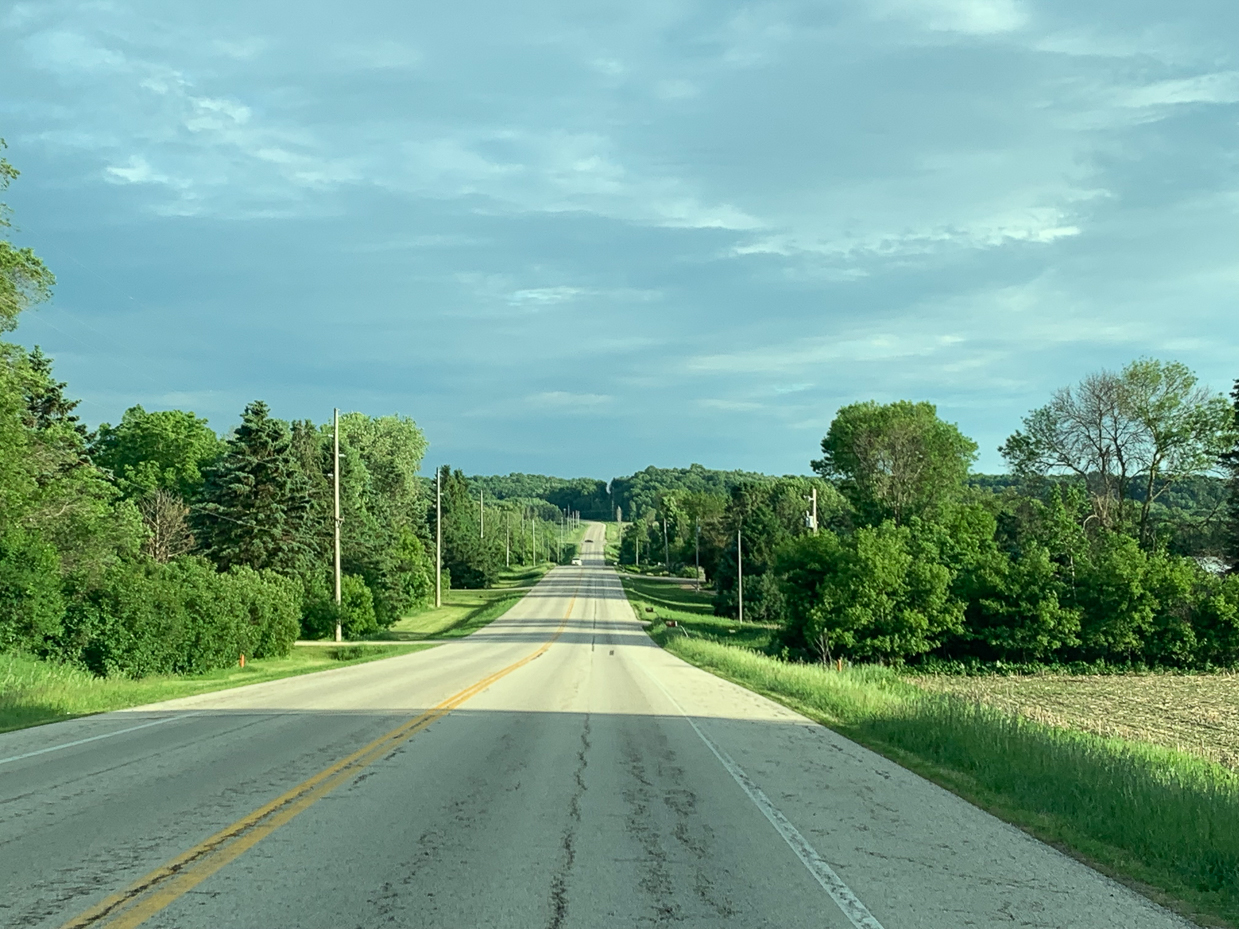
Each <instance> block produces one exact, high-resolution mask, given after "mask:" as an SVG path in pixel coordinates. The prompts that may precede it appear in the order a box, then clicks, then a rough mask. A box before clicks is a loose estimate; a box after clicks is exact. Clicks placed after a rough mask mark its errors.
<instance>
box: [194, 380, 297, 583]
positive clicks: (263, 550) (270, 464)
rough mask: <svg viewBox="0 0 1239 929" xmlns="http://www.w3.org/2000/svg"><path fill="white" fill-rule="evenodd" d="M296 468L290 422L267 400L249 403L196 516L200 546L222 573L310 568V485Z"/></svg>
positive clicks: (211, 473)
mask: <svg viewBox="0 0 1239 929" xmlns="http://www.w3.org/2000/svg"><path fill="white" fill-rule="evenodd" d="M298 465H299V463H298V462H297V460H296V458H295V457H294V455H293V451H292V441H291V433H290V430H289V427H288V424H287V423H285V422H282V421H281V420H278V419H273V418H272V417H271V415H270V412H269V410H268V408H267V405H266V404H265V403H263V402H262V401H255V402H253V403H251V404H250V405H249V406H247V407H246V408H245V412H244V413H242V415H241V425H240V426H239V427H238V428H237V430H236V432H235V433H234V434H233V436H232V437H231V438H230V439H229V440H228V444H227V451H226V452H225V453H224V455H223V456H222V457H221V458H220V459H219V461H218V462H217V463H215V464H214V465H212V466H211V467H210V468H209V469H208V470H207V472H206V483H205V486H204V487H203V490H202V495H201V502H200V504H199V505H198V507H197V508H196V510H195V511H194V513H193V517H192V525H193V528H194V535H195V536H196V537H197V539H198V544H199V546H200V547H201V549H202V551H203V552H204V553H205V554H206V555H207V556H208V557H209V558H210V559H211V560H212V561H214V562H215V564H217V565H218V566H219V567H220V568H221V569H224V570H227V569H228V568H230V567H232V566H233V565H248V566H249V567H251V568H258V569H261V568H271V569H274V570H277V571H280V572H281V573H285V574H290V575H292V574H299V573H301V572H303V571H304V570H306V568H307V567H308V562H309V561H310V557H311V552H312V549H311V547H310V544H309V543H308V540H307V539H306V536H305V532H304V529H305V526H306V524H307V523H308V515H309V510H310V497H309V489H310V488H309V486H308V483H307V481H306V477H305V474H304V472H303V471H302V469H301V468H300V467H299V466H298Z"/></svg>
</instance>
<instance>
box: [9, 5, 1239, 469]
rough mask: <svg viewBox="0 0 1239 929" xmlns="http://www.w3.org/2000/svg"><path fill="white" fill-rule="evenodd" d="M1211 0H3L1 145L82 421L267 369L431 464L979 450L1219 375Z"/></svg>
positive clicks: (1220, 89) (791, 464) (1224, 143)
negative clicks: (1135, 375) (911, 443)
mask: <svg viewBox="0 0 1239 929" xmlns="http://www.w3.org/2000/svg"><path fill="white" fill-rule="evenodd" d="M1236 36H1239V4H1236V3H1234V0H1216V2H1209V0H1200V2H1193V3H1189V4H1167V3H1164V2H1157V3H1150V2H1144V3H1141V2H1133V0H1123V2H1121V3H1120V2H1102V0H1098V2H1091V3H1087V4H1082V3H1079V2H1054V3H1051V2H1046V3H1033V2H1021V0H923V2H910V0H856V2H833V3H820V2H819V3H797V2H785V3H728V2H723V0H709V2H705V0H703V2H680V0H657V2H642V0H624V2H622V3H608V2H591V3H584V4H582V3H579V2H566V0H565V2H541V0H533V2H529V3H521V4H513V3H501V2H496V3H480V2H460V0H458V2H454V3H450V4H427V3H418V4H413V3H408V2H391V3H382V2H370V3H362V4H354V5H351V6H349V7H347V8H345V7H341V6H340V5H339V4H334V3H333V4H327V3H314V2H302V0H299V2H297V3H290V2H278V3H277V2H268V3H262V2H258V3H256V2H253V0H247V2H244V3H239V2H238V3H233V2H226V0H212V2H210V3H206V2H200V0H192V2H181V3H176V4H169V3H162V2H161V3H155V2H137V3H135V2H122V0H118V2H106V0H104V2H87V3H74V2H56V0H39V2H38V3H28V4H27V3H18V4H14V5H8V6H6V7H4V8H2V9H0V87H2V88H3V89H2V90H0V136H4V137H5V138H7V140H8V142H9V152H8V157H9V159H10V160H11V161H13V162H14V163H15V164H16V165H17V166H18V167H19V168H21V169H22V171H23V176H22V177H21V178H20V179H19V181H18V182H17V183H16V184H15V185H14V187H13V188H11V190H10V195H9V196H8V200H9V202H10V204H11V205H12V206H13V207H14V208H15V210H16V214H17V220H18V223H19V225H20V227H21V228H20V232H19V234H18V236H17V238H18V241H19V242H21V243H22V244H30V245H33V246H34V247H35V248H36V250H37V251H39V253H40V254H41V255H42V256H43V257H44V258H45V259H46V260H47V261H48V263H49V264H50V265H51V266H52V267H53V269H54V270H55V272H56V273H57V275H58V277H59V282H60V283H59V286H58V289H57V295H56V298H55V300H54V302H53V303H52V304H50V305H48V306H45V307H43V308H41V309H39V310H37V311H35V312H32V313H30V314H28V316H27V317H26V318H25V320H24V321H23V323H22V326H21V328H20V329H19V330H18V332H17V338H18V339H19V340H20V341H22V342H23V343H25V344H34V343H36V342H37V343H39V344H41V345H42V346H43V347H44V349H45V350H46V351H48V352H49V353H51V354H53V355H54V356H55V357H56V359H57V366H58V370H59V372H60V374H61V376H62V378H64V379H67V380H68V381H69V382H70V386H71V389H72V391H73V392H74V393H75V394H76V395H78V396H81V397H82V398H83V401H84V402H83V406H82V412H83V413H84V415H85V418H86V419H88V420H89V421H90V422H92V423H97V422H99V421H101V420H112V421H114V420H115V419H116V418H118V417H119V415H120V413H121V412H122V411H123V410H124V409H125V408H126V407H128V406H130V405H132V404H134V403H142V404H144V405H145V406H146V407H147V408H170V407H182V408H188V409H192V410H195V411H197V412H198V413H200V414H202V415H205V416H208V417H209V418H210V420H211V422H212V424H213V425H215V426H216V427H217V428H219V429H221V430H223V429H227V428H228V427H230V426H231V425H233V424H235V423H236V421H237V419H238V413H239V411H240V409H241V407H242V406H243V405H244V404H245V403H246V402H247V401H249V400H251V399H254V398H263V399H266V400H267V401H268V402H270V403H271V404H272V406H273V407H274V409H275V411H276V412H277V414H279V415H282V416H285V417H289V418H293V417H298V418H299V417H312V418H314V419H317V420H319V421H322V420H325V419H327V418H329V416H330V412H331V408H332V407H333V406H339V407H341V408H342V409H358V410H362V411H365V412H368V413H372V414H376V415H377V414H387V413H392V412H399V413H403V414H406V415H410V416H412V417H414V418H415V419H416V420H417V421H418V423H419V424H420V425H421V426H422V427H423V428H424V429H425V430H426V432H427V434H428V437H429V439H430V441H431V452H430V456H429V458H428V462H429V463H431V464H433V463H437V462H441V461H447V462H450V463H452V464H454V465H457V466H460V467H462V468H464V469H465V470H466V471H469V472H496V471H497V472H506V471H510V470H524V471H541V472H549V473H557V474H563V475H578V474H588V475H593V476H597V477H603V478H606V477H610V476H612V475H614V474H623V473H627V472H631V471H633V470H635V469H637V468H641V467H644V466H645V465H647V464H650V463H655V464H659V465H663V466H675V465H687V464H688V463H689V462H692V461H698V462H701V463H703V464H705V465H707V466H713V467H727V468H731V467H742V468H750V469H755V470H762V471H771V472H780V473H782V472H804V471H806V470H807V469H808V461H809V460H810V459H811V458H812V457H814V456H815V454H816V452H817V450H818V443H819V441H820V439H821V436H822V434H823V433H824V432H825V430H826V428H827V427H828V425H829V423H830V420H831V418H832V416H833V414H834V412H835V410H836V409H838V407H839V406H840V405H842V404H845V403H849V402H853V401H856V400H863V399H870V398H876V399H878V400H882V401H888V400H895V399H904V398H906V399H916V400H922V399H924V400H931V401H933V402H935V403H937V404H938V408H939V411H940V414H941V415H942V416H944V417H945V418H947V419H949V420H952V421H954V422H957V423H959V425H960V427H961V428H962V429H963V430H964V431H965V432H966V433H967V434H969V435H971V436H972V437H974V438H975V439H976V440H977V441H978V442H979V444H980V446H981V457H980V461H979V466H980V467H981V468H982V469H983V470H997V469H999V468H1000V459H999V457H998V455H997V453H996V451H995V449H996V447H997V445H998V444H999V443H1001V441H1002V440H1003V438H1005V436H1006V435H1007V434H1009V433H1010V432H1011V431H1012V430H1013V429H1014V428H1016V427H1017V426H1018V424H1019V418H1020V417H1021V416H1022V415H1024V414H1025V413H1026V412H1027V411H1028V410H1030V409H1031V408H1033V407H1036V406H1039V405H1040V404H1042V403H1044V402H1045V400H1046V399H1047V398H1048V395H1049V393H1050V391H1052V390H1053V389H1054V388H1055V387H1058V386H1061V385H1064V384H1067V383H1071V382H1073V381H1075V380H1077V379H1078V378H1079V377H1081V376H1082V375H1084V374H1086V373H1088V372H1090V371H1093V370H1096V369H1098V368H1103V367H1117V366H1121V365H1122V364H1124V363H1126V362H1127V361H1129V360H1131V359H1133V358H1135V357H1138V356H1141V355H1151V356H1154V357H1158V358H1163V359H1177V360H1180V361H1183V362H1185V363H1187V364H1188V365H1190V366H1191V367H1192V368H1193V369H1194V370H1196V371H1197V372H1198V373H1199V375H1200V376H1201V378H1202V380H1204V381H1205V382H1206V383H1209V384H1210V385H1212V386H1213V387H1214V388H1216V389H1218V390H1224V389H1227V388H1228V387H1229V385H1230V383H1231V381H1232V380H1233V379H1234V378H1236V377H1239V351H1237V350H1236V349H1237V347H1239V300H1237V299H1236V293H1237V292H1239V287H1237V285H1239V223H1237V221H1236V220H1237V218H1239V44H1237V43H1236V42H1235V37H1236Z"/></svg>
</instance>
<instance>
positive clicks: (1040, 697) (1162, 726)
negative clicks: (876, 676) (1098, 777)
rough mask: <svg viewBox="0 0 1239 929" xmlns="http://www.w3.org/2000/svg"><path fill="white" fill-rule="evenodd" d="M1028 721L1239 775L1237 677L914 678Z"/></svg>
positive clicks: (926, 685) (923, 684) (927, 687)
mask: <svg viewBox="0 0 1239 929" xmlns="http://www.w3.org/2000/svg"><path fill="white" fill-rule="evenodd" d="M909 680H911V681H912V682H913V683H915V684H917V685H918V686H920V687H921V688H923V689H925V690H928V691H931V692H934V693H949V694H954V695H956V696H959V697H964V698H966V699H969V700H977V701H980V702H981V703H985V704H987V705H989V706H993V707H997V708H998V709H1001V710H1005V711H1007V712H1009V713H1017V714H1019V715H1020V716H1023V717H1025V718H1026V719H1033V720H1036V721H1038V722H1042V723H1046V724H1048V725H1051V726H1057V727H1059V728H1063V729H1078V730H1081V731H1084V732H1091V733H1094V734H1096V735H1101V736H1108V737H1114V738H1121V739H1131V740H1135V741H1141V742H1151V743H1153V744H1154V745H1160V746H1163V747H1165V748H1172V749H1176V750H1178V751H1184V752H1191V753H1192V754H1195V755H1198V756H1200V757H1202V758H1206V759H1208V760H1209V761H1214V762H1217V763H1218V764H1222V765H1225V766H1226V767H1228V768H1231V769H1232V770H1239V675H1236V674H1116V675H1083V676H1076V675H1054V674H1045V675H1022V676H1020V675H1013V676H1010V677H1000V676H992V677H991V676H985V677H954V676H948V675H933V676H930V675H925V676H919V675H918V676H914V677H911V678H909Z"/></svg>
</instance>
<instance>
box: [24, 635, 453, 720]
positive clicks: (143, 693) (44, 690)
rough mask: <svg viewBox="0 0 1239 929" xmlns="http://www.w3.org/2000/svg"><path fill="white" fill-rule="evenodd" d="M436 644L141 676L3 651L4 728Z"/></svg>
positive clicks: (326, 651)
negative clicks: (114, 674)
mask: <svg viewBox="0 0 1239 929" xmlns="http://www.w3.org/2000/svg"><path fill="white" fill-rule="evenodd" d="M430 647H432V646H431V645H428V644H427V645H344V646H336V647H331V646H299V647H297V648H294V649H293V652H292V654H291V655H289V656H288V657H287V658H257V659H253V660H250V661H247V662H246V664H245V667H244V668H240V667H233V668H222V669H220V670H218V671H210V672H207V673H206V674H198V675H193V676H176V675H152V676H150V677H144V678H139V679H137V680H132V679H129V678H122V677H96V676H95V675H93V674H91V673H90V672H88V671H84V670H81V669H80V668H75V667H72V666H69V665H62V664H56V663H54V662H49V661H43V660H41V659H38V658H33V657H30V656H28V655H21V654H14V653H6V654H0V732H8V731H9V730H12V729H22V728H25V727H27V726H38V725H42V724H43V723H50V722H57V721H60V720H64V719H72V718H74V717H76V716H88V715H90V714H92V713H106V712H108V711H110V710H122V709H125V708H126V707H131V706H141V705H143V704H146V703H156V702H158V701H160V700H171V699H173V698H174V697H189V696H193V695H195V694H201V693H207V692H209V691H213V690H226V689H229V688H232V687H243V686H245V685H246V684H258V683H261V682H263V681H273V680H277V679H278V678H283V677H292V676H295V675H298V674H309V673H311V672H313V671H324V670H327V669H328V668H338V667H342V666H344V665H350V664H362V663H364V662H367V661H374V660H376V659H379V658H391V657H393V656H395V655H404V654H408V653H409V652H415V651H421V650H422V649H425V648H430Z"/></svg>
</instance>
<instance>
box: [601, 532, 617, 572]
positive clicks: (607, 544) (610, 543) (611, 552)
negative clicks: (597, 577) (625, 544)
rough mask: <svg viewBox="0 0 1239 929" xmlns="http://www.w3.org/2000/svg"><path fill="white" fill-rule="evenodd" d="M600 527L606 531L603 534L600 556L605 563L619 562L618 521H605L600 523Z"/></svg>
mask: <svg viewBox="0 0 1239 929" xmlns="http://www.w3.org/2000/svg"><path fill="white" fill-rule="evenodd" d="M602 528H603V530H604V531H605V532H606V535H604V536H603V542H604V544H603V547H602V557H603V559H604V560H605V561H606V563H607V564H612V565H614V564H619V550H620V534H619V523H616V522H606V523H603V524H602Z"/></svg>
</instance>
